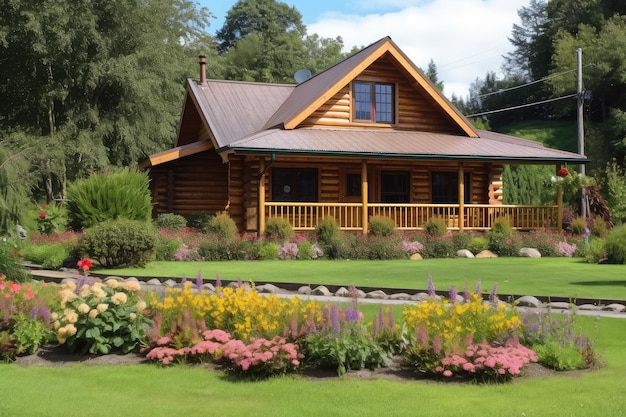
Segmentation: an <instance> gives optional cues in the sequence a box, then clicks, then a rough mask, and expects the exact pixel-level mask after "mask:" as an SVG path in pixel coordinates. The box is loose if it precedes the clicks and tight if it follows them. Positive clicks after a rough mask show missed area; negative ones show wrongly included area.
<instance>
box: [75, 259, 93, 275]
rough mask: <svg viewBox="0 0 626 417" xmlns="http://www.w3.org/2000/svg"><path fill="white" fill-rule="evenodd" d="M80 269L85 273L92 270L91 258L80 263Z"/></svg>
mask: <svg viewBox="0 0 626 417" xmlns="http://www.w3.org/2000/svg"><path fill="white" fill-rule="evenodd" d="M78 267H79V268H80V269H82V270H83V271H85V272H87V271H89V269H90V268H91V261H90V260H89V258H84V259H81V260H80V261H78Z"/></svg>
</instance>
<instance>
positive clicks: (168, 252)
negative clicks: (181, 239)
mask: <svg viewBox="0 0 626 417" xmlns="http://www.w3.org/2000/svg"><path fill="white" fill-rule="evenodd" d="M179 246H180V243H178V240H177V239H175V238H171V237H165V236H158V237H157V242H156V245H155V247H154V258H155V259H156V260H157V261H173V260H174V259H175V255H176V251H178V248H179Z"/></svg>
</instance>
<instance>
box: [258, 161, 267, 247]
mask: <svg viewBox="0 0 626 417" xmlns="http://www.w3.org/2000/svg"><path fill="white" fill-rule="evenodd" d="M257 188H258V194H259V195H258V199H259V202H258V209H257V224H258V227H257V235H258V236H259V237H261V236H263V235H264V234H265V159H264V158H263V157H260V158H259V177H258V187H257Z"/></svg>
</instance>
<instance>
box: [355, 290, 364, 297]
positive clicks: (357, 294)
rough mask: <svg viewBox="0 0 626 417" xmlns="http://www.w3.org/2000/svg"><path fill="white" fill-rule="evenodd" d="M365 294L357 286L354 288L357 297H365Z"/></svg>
mask: <svg viewBox="0 0 626 417" xmlns="http://www.w3.org/2000/svg"><path fill="white" fill-rule="evenodd" d="M365 295H366V294H365V291H363V290H360V289H358V288H357V289H356V296H357V298H365Z"/></svg>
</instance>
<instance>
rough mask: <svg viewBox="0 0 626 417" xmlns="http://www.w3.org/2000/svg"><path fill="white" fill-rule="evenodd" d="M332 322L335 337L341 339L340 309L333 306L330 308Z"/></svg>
mask: <svg viewBox="0 0 626 417" xmlns="http://www.w3.org/2000/svg"><path fill="white" fill-rule="evenodd" d="M330 321H331V323H332V326H333V331H334V332H335V335H337V337H339V332H340V328H339V309H338V308H337V306H332V307H331V308H330Z"/></svg>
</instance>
